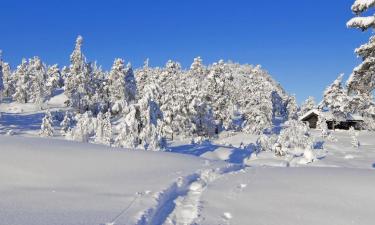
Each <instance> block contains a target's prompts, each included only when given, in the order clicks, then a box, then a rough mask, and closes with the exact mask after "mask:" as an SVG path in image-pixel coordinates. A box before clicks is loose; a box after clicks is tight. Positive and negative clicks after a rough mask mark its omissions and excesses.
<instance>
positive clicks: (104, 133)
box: [95, 112, 112, 145]
mask: <svg viewBox="0 0 375 225" xmlns="http://www.w3.org/2000/svg"><path fill="white" fill-rule="evenodd" d="M111 140H112V123H111V113H110V112H106V113H105V114H104V115H103V113H102V112H99V113H98V115H97V117H96V124H95V142H96V143H100V144H105V145H111Z"/></svg>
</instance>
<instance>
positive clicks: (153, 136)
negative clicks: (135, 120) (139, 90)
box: [138, 86, 163, 151]
mask: <svg viewBox="0 0 375 225" xmlns="http://www.w3.org/2000/svg"><path fill="white" fill-rule="evenodd" d="M156 90H157V87H155V86H149V87H147V91H146V92H145V96H144V97H143V98H142V99H140V100H139V102H138V105H139V112H140V114H141V116H140V119H141V121H140V127H141V132H140V138H141V141H142V147H143V148H144V149H147V150H152V151H157V150H161V149H162V148H163V146H162V144H163V138H162V137H161V135H160V133H159V132H160V131H161V128H160V127H159V126H160V124H161V121H162V120H163V114H162V112H161V110H160V108H159V105H158V104H157V102H156V101H155V100H154V99H155V96H157V95H158V94H157V93H156V92H157V91H156ZM158 125H159V126H158Z"/></svg>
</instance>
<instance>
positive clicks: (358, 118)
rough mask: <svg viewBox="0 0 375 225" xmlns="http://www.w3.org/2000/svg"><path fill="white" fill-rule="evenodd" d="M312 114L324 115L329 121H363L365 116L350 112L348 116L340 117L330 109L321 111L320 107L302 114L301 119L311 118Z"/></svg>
mask: <svg viewBox="0 0 375 225" xmlns="http://www.w3.org/2000/svg"><path fill="white" fill-rule="evenodd" d="M312 115H317V116H318V117H323V118H325V119H326V120H327V121H343V122H344V121H363V117H362V116H360V115H358V114H350V113H348V114H347V116H346V118H339V117H335V116H334V115H333V113H332V112H330V111H320V110H318V109H312V110H310V111H308V112H306V113H305V114H304V115H302V116H301V117H300V118H299V120H301V121H303V120H306V119H307V118H309V117H310V116H312Z"/></svg>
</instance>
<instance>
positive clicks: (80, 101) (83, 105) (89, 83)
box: [64, 36, 95, 112]
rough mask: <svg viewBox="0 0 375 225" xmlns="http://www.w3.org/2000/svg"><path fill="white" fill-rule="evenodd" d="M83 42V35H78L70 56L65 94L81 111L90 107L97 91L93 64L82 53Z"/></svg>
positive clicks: (72, 104) (73, 105)
mask: <svg viewBox="0 0 375 225" xmlns="http://www.w3.org/2000/svg"><path fill="white" fill-rule="evenodd" d="M82 43H83V38H82V36H78V38H77V40H76V45H75V48H74V51H73V53H72V54H71V56H70V62H71V65H70V66H69V73H68V74H67V77H66V79H65V86H64V92H65V95H66V96H67V97H68V98H69V105H70V106H72V107H74V108H75V109H77V110H78V111H79V112H85V111H87V110H89V109H90V104H92V102H91V100H92V96H93V95H94V91H95V88H94V87H93V77H92V76H93V74H92V66H91V64H90V63H86V58H85V56H84V55H83V54H82V51H81V48H82Z"/></svg>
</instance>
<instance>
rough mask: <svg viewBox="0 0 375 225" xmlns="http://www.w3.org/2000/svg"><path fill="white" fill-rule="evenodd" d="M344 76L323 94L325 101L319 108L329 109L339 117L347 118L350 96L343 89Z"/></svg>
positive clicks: (340, 76)
mask: <svg viewBox="0 0 375 225" xmlns="http://www.w3.org/2000/svg"><path fill="white" fill-rule="evenodd" d="M343 76H344V75H343V74H341V75H339V77H338V78H337V79H336V80H335V81H334V82H333V83H332V84H331V85H330V86H328V87H327V88H326V90H325V91H324V94H323V100H322V102H321V103H320V104H319V108H320V109H323V108H325V107H327V108H328V109H330V110H331V111H332V113H333V114H334V115H335V116H337V117H343V116H345V112H346V107H347V105H348V95H347V94H346V91H345V89H344V88H343V87H342V78H343Z"/></svg>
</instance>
